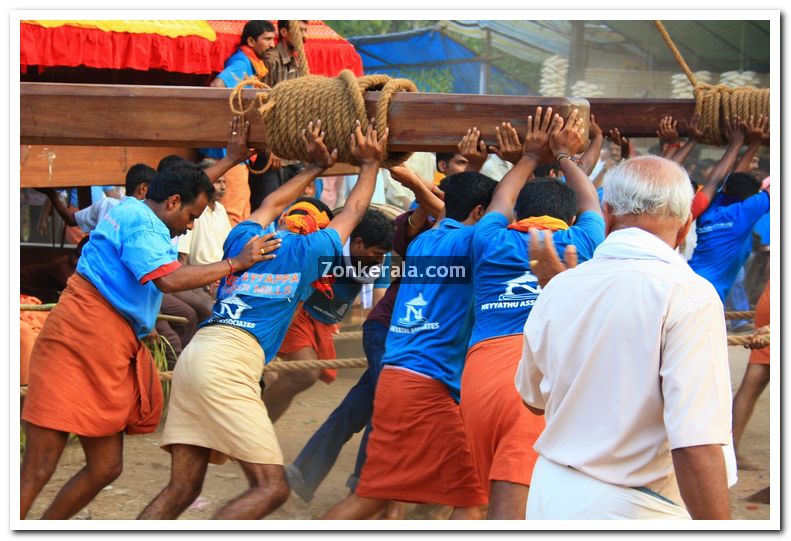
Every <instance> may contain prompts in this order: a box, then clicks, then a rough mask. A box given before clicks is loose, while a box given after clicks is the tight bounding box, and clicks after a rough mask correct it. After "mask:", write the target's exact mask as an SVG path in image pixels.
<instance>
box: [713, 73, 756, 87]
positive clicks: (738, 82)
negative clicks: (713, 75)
mask: <svg viewBox="0 0 791 541" xmlns="http://www.w3.org/2000/svg"><path fill="white" fill-rule="evenodd" d="M720 84H723V85H727V86H730V87H738V86H759V85H760V84H761V81H760V79H758V74H757V73H755V72H754V71H726V72H724V73H722V74H721V75H720Z"/></svg>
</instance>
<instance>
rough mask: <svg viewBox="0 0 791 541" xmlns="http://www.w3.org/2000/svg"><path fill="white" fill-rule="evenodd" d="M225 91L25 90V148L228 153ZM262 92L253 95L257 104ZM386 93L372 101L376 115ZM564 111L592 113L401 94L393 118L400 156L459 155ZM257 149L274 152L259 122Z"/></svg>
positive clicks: (371, 96)
mask: <svg viewBox="0 0 791 541" xmlns="http://www.w3.org/2000/svg"><path fill="white" fill-rule="evenodd" d="M230 92H231V91H230V90H229V89H225V88H202V87H152V86H133V85H112V86H100V85H76V84H55V83H22V84H21V99H20V117H21V119H20V120H21V122H20V136H21V142H22V143H23V144H39V145H41V144H46V145H53V144H56V145H91V146H94V145H95V146H98V145H109V146H189V147H218V146H224V145H225V143H226V140H227V137H228V121H229V120H230V118H231V112H230V107H229V104H228V97H229V96H230ZM254 95H255V91H253V90H246V91H245V92H244V96H245V97H246V98H250V99H252V97H253V96H254ZM378 98H379V93H378V92H368V93H366V96H365V102H366V108H367V110H368V114H369V115H370V116H374V113H375V110H376V103H377V100H378ZM539 104H540V105H543V106H545V107H546V106H553V107H554V108H555V109H556V110H559V111H560V112H565V111H567V110H569V109H570V108H571V107H572V106H576V107H578V108H580V109H581V110H582V111H583V112H587V102H586V101H585V100H582V99H567V98H543V97H534V96H477V95H463V94H423V93H412V94H407V93H399V94H398V95H396V96H395V98H394V100H393V105H392V108H391V115H390V150H392V151H393V152H412V151H448V150H453V149H454V148H455V146H456V143H458V140H459V138H460V136H461V135H462V134H463V133H464V132H466V130H467V129H468V128H470V127H472V126H478V127H479V128H481V130H482V132H483V136H484V138H485V139H486V140H487V141H489V142H492V143H493V142H494V133H495V132H494V126H495V124H496V123H497V122H499V121H500V120H512V121H514V122H515V123H516V124H517V126H518V127H521V126H523V125H524V122H525V120H524V119H526V118H527V115H528V114H530V113H532V112H533V110H534V109H535V107H536V105H539ZM250 144H251V146H257V147H262V146H266V134H265V133H264V128H263V126H262V125H261V124H260V123H259V122H253V124H252V126H251V130H250Z"/></svg>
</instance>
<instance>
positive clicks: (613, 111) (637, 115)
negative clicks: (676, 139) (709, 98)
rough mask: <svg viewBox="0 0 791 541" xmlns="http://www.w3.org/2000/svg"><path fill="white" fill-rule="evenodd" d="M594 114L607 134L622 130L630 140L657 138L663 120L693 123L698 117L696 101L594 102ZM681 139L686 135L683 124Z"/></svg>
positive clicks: (606, 100)
mask: <svg viewBox="0 0 791 541" xmlns="http://www.w3.org/2000/svg"><path fill="white" fill-rule="evenodd" d="M588 101H590V104H591V112H592V113H593V114H594V115H596V122H597V123H598V124H599V126H600V127H601V129H602V130H604V133H607V132H608V131H609V130H610V129H612V128H618V129H619V130H620V131H621V133H622V134H624V135H626V136H628V137H656V130H657V128H658V127H659V120H660V119H661V118H662V117H663V116H665V115H671V116H672V117H673V118H674V119H676V120H681V119H683V118H685V119H689V118H691V117H692V115H693V114H694V113H695V100H658V99H639V100H637V99H634V100H621V99H612V98H591V99H590V100H588ZM678 131H679V133H680V135H682V136H686V131H685V130H684V129H683V128H682V126H681V123H680V122H679V126H678Z"/></svg>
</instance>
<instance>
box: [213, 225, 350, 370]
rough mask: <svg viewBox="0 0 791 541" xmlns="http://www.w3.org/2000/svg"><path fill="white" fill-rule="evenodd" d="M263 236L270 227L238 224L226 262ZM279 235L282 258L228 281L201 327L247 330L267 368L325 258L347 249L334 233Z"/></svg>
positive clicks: (228, 243)
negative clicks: (248, 243)
mask: <svg viewBox="0 0 791 541" xmlns="http://www.w3.org/2000/svg"><path fill="white" fill-rule="evenodd" d="M264 234H265V228H264V227H262V226H261V225H260V224H258V223H257V222H252V221H246V222H242V223H240V224H238V225H237V226H236V227H234V228H233V229H232V230H231V232H230V233H229V234H228V238H227V239H226V240H225V244H224V245H223V250H224V252H225V255H224V256H223V257H224V258H227V257H234V256H236V255H237V254H239V253H240V252H241V251H242V249H243V248H244V246H245V244H247V242H248V241H249V240H250V238H252V237H253V236H254V235H259V236H263V235H264ZM277 235H278V237H280V238H281V239H282V241H283V243H282V245H281V246H280V248H278V250H277V252H276V254H277V257H276V258H274V259H270V260H267V261H261V262H259V263H256V264H255V265H253V266H252V267H250V268H249V269H247V270H246V271H244V272H240V273H235V274H233V275H232V276H230V277H225V278H223V279H222V280H221V281H220V287H219V289H218V290H217V302H215V303H214V307H213V308H212V315H211V317H209V319H207V320H206V321H205V322H203V323H202V324H201V326H204V325H209V324H212V323H221V324H224V325H232V326H234V327H239V328H241V329H244V330H246V331H248V332H249V333H251V334H252V335H254V336H255V337H256V339H257V340H258V343H259V344H261V348H262V349H263V350H264V357H265V362H266V363H268V362H269V361H271V360H272V359H273V358H274V357H275V355H276V354H277V351H278V349H279V348H280V344H281V343H282V342H283V338H284V337H285V335H286V331H287V330H288V326H289V325H290V324H291V318H292V316H293V315H294V312H295V311H296V309H297V306H298V303H299V301H300V300H301V299H302V298H303V297H304V296H305V293H306V291H307V290H308V289H310V287H311V284H312V283H313V282H314V281H316V280H317V279H318V278H319V276H320V275H321V265H320V264H319V260H320V258H322V257H336V256H337V255H338V254H340V253H341V250H342V249H343V247H342V245H341V241H340V237H339V236H338V232H337V231H335V230H334V229H323V230H321V231H317V232H315V233H311V234H310V235H297V234H294V233H289V232H284V231H278V234H277Z"/></svg>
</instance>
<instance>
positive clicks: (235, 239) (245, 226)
mask: <svg viewBox="0 0 791 541" xmlns="http://www.w3.org/2000/svg"><path fill="white" fill-rule="evenodd" d="M255 235H258V236H262V235H264V231H263V228H262V227H261V224H259V223H257V222H250V221H246V222H241V223H239V224H237V225H236V226H235V227H234V228H233V229H231V232H230V233H228V236H227V237H226V238H225V242H224V243H223V245H222V251H223V256H222V257H223V259H225V258H228V257H234V256H236V255H238V254H239V253H240V252H241V251H242V248H244V246H245V244H247V241H249V240H250V239H251V238H252V237H254V236H255Z"/></svg>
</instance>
